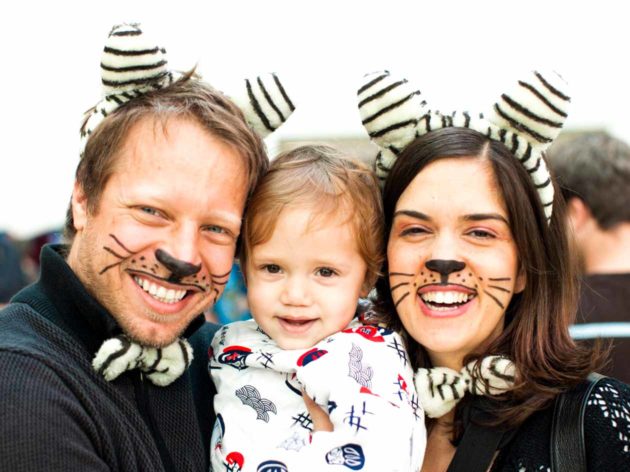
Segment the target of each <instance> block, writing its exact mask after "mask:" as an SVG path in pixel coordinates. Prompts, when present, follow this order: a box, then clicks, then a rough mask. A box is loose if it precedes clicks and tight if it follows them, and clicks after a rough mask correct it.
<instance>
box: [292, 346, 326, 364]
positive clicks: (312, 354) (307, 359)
mask: <svg viewBox="0 0 630 472" xmlns="http://www.w3.org/2000/svg"><path fill="white" fill-rule="evenodd" d="M325 354H328V351H325V350H324V349H318V348H316V347H314V348H313V349H310V350H308V351H306V352H305V353H304V354H302V355H301V356H300V357H299V358H298V360H297V365H298V367H304V366H305V365H308V364H310V363H311V362H313V361H316V360H317V359H319V358H320V357H322V356H323V355H325Z"/></svg>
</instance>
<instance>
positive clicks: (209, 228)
mask: <svg viewBox="0 0 630 472" xmlns="http://www.w3.org/2000/svg"><path fill="white" fill-rule="evenodd" d="M206 231H209V232H211V233H217V234H223V233H225V232H226V231H225V228H222V227H221V226H217V225H209V226H206Z"/></svg>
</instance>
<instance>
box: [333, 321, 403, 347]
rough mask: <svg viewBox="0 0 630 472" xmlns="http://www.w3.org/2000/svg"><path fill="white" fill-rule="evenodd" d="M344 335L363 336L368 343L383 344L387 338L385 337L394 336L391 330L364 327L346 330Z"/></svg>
mask: <svg viewBox="0 0 630 472" xmlns="http://www.w3.org/2000/svg"><path fill="white" fill-rule="evenodd" d="M342 333H356V334H358V335H360V336H363V337H364V338H365V339H367V340H368V341H372V342H375V343H382V342H384V341H385V338H384V337H383V336H388V335H390V334H392V333H393V331H392V330H391V329H388V328H382V327H380V326H374V325H362V326H358V327H356V328H348V329H344V330H343V331H342Z"/></svg>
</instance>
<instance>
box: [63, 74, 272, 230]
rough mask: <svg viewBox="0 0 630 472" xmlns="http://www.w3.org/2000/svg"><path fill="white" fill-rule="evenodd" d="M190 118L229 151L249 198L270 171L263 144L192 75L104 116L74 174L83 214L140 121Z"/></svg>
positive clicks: (94, 204) (230, 106)
mask: <svg viewBox="0 0 630 472" xmlns="http://www.w3.org/2000/svg"><path fill="white" fill-rule="evenodd" d="M173 117H180V118H182V117H183V118H192V119H194V120H195V121H196V122H198V123H199V124H200V125H201V126H202V127H203V128H204V129H206V130H207V131H208V133H210V134H212V136H214V137H216V138H218V139H220V140H221V141H222V142H223V143H225V144H227V145H229V146H231V147H233V148H234V149H235V150H236V151H237V152H238V153H239V154H240V155H241V156H242V158H243V160H244V163H245V166H246V169H247V182H248V189H249V190H248V196H250V195H251V194H252V192H253V190H254V188H255V186H256V184H257V182H258V179H259V178H260V176H261V175H263V174H264V173H265V172H266V171H267V168H268V166H269V162H268V159H267V154H266V152H265V147H264V144H263V142H262V139H261V138H260V137H259V136H258V135H257V134H256V133H255V132H254V131H253V130H252V129H251V128H250V127H249V126H248V125H247V123H246V121H245V117H244V116H243V113H242V112H241V110H240V109H239V108H238V107H237V106H236V105H235V104H234V103H233V102H232V101H231V100H229V99H228V98H227V97H226V96H225V95H223V94H222V93H221V92H219V91H217V90H215V89H213V88H212V87H211V86H210V85H208V84H207V83H205V82H203V81H202V80H199V79H198V78H197V76H196V75H194V72H193V71H191V72H189V73H187V74H185V75H184V76H183V77H182V78H180V79H179V80H177V81H176V82H174V83H173V84H171V85H170V86H168V87H165V88H163V89H160V90H155V91H151V92H149V93H146V94H143V95H141V96H139V97H136V98H134V99H133V100H130V101H129V102H127V103H126V104H124V105H122V106H121V107H120V108H118V109H117V110H116V111H114V112H113V113H112V114H110V115H109V116H107V117H106V118H105V119H104V120H103V121H102V122H101V124H100V125H99V126H98V127H97V128H96V129H95V130H94V132H93V133H92V134H91V135H90V137H89V139H88V141H87V144H86V146H85V152H84V154H83V157H82V159H81V161H80V162H79V165H78V167H77V171H76V181H77V183H78V184H79V185H80V186H81V188H82V189H83V192H84V193H85V195H86V197H87V205H88V210H89V211H90V212H91V213H94V212H96V210H97V208H98V204H99V201H100V197H101V195H102V193H103V190H104V189H105V186H106V185H107V182H108V180H109V178H110V177H111V176H112V175H113V174H114V171H115V167H116V161H117V157H118V155H119V153H120V150H121V149H122V147H123V145H124V143H125V140H126V138H127V136H128V133H129V130H131V129H132V128H133V126H134V125H135V124H136V123H138V122H139V121H140V120H142V119H144V118H153V119H155V120H156V123H158V124H159V123H161V124H162V125H165V124H166V122H167V120H168V119H169V118H173ZM64 234H65V237H66V239H67V240H68V241H69V242H71V241H72V239H73V238H74V235H75V234H76V230H75V228H74V221H73V218H72V207H70V208H69V209H68V213H67V216H66V224H65V228H64Z"/></svg>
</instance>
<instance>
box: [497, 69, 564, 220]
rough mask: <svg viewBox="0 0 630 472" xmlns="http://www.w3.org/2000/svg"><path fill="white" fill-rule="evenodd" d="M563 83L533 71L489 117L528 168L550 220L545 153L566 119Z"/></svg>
mask: <svg viewBox="0 0 630 472" xmlns="http://www.w3.org/2000/svg"><path fill="white" fill-rule="evenodd" d="M567 89H568V86H567V84H566V82H565V81H564V79H562V77H560V76H559V75H558V74H557V73H555V72H551V71H545V72H540V71H533V72H532V73H531V74H530V75H529V76H528V77H527V78H526V79H524V80H520V81H519V82H518V83H517V84H516V86H515V87H514V88H513V89H512V90H510V91H509V92H507V93H504V94H502V95H501V97H500V99H499V100H498V101H497V102H496V103H495V104H494V106H493V108H492V110H491V111H490V112H489V113H488V114H487V116H486V118H487V120H488V121H489V122H490V123H491V124H492V125H494V126H495V127H496V128H498V129H499V130H500V131H499V132H498V136H493V139H498V140H501V141H502V142H504V143H505V144H506V145H507V146H508V147H509V148H510V150H511V151H512V153H513V154H514V155H515V156H516V158H517V159H519V160H520V161H521V163H522V164H523V165H524V166H525V168H526V169H527V171H528V172H529V174H530V175H531V177H532V180H533V181H534V185H535V186H536V189H537V190H538V194H539V196H540V200H541V203H542V205H543V208H544V210H545V214H546V216H547V218H548V219H549V218H551V212H552V203H553V196H554V190H553V183H552V182H551V177H550V175H549V171H548V170H547V166H546V164H545V160H544V158H543V157H542V153H543V152H544V151H545V150H546V149H547V148H548V147H549V146H550V145H551V143H552V142H553V140H554V139H555V138H556V137H557V136H558V134H559V133H560V130H561V129H562V126H563V125H564V122H565V120H566V118H567V111H568V108H569V102H570V100H571V99H570V97H569V95H568V90H567Z"/></svg>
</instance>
